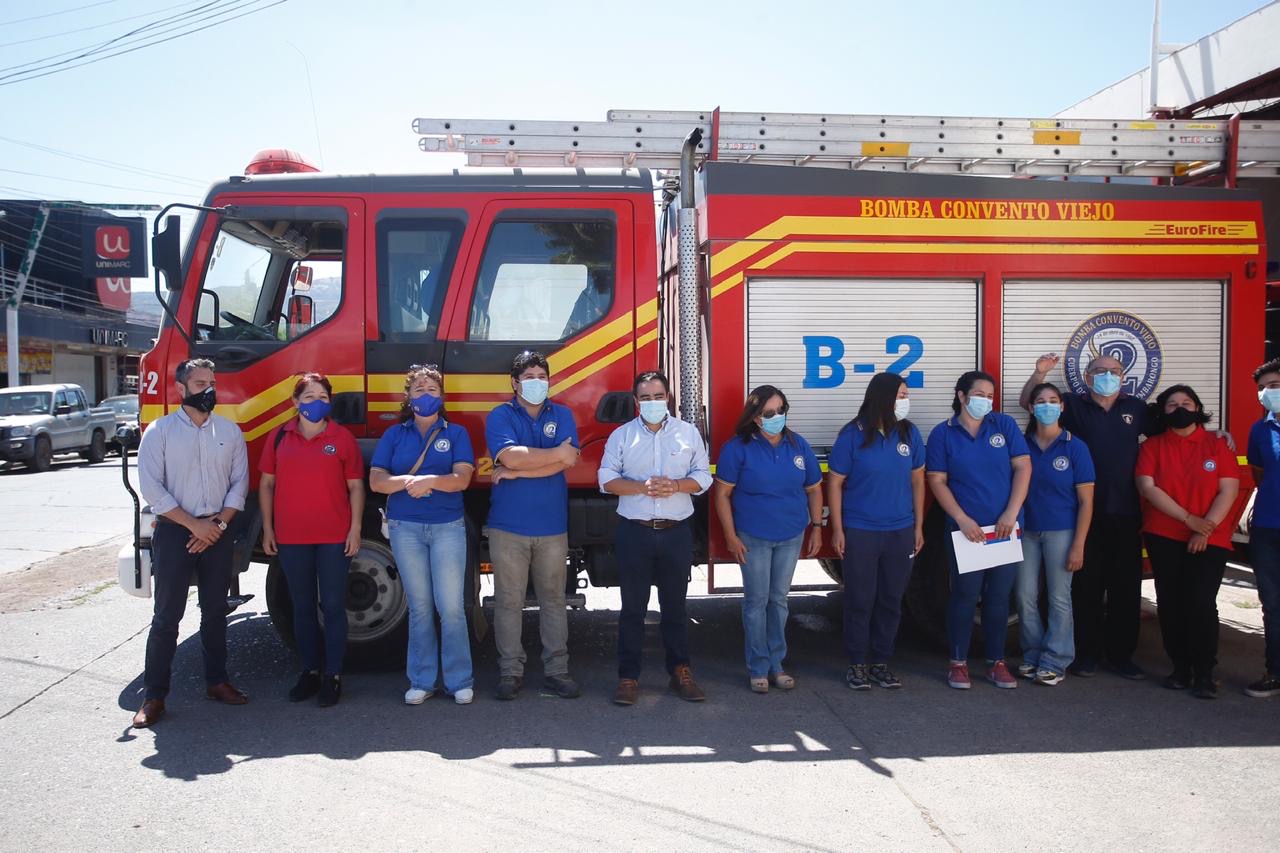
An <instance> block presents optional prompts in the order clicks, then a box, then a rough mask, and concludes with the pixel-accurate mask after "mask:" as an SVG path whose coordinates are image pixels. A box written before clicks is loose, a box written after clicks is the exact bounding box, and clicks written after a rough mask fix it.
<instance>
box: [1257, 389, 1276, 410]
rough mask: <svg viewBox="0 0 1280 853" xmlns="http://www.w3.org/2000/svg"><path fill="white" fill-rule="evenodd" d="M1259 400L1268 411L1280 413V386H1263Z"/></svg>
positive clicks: (1259, 393)
mask: <svg viewBox="0 0 1280 853" xmlns="http://www.w3.org/2000/svg"><path fill="white" fill-rule="evenodd" d="M1258 402H1259V403H1261V404H1262V408H1264V409H1266V410H1267V411H1268V412H1273V413H1280V388H1263V389H1262V390H1261V391H1259V392H1258Z"/></svg>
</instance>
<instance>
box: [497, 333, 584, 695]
mask: <svg viewBox="0 0 1280 853" xmlns="http://www.w3.org/2000/svg"><path fill="white" fill-rule="evenodd" d="M549 388H550V371H549V369H548V366H547V359H546V358H545V357H544V356H543V355H542V353H538V352H530V351H528V350H526V351H524V352H522V353H520V354H519V355H518V356H516V357H515V360H514V361H513V362H512V363H511V390H512V391H513V392H514V396H513V397H512V398H511V401H510V402H508V403H503V404H502V405H501V406H498V407H497V408H495V409H494V410H493V411H492V412H490V413H489V417H488V418H487V419H486V420H485V425H484V434H485V440H486V442H487V444H488V445H489V454H490V455H491V456H492V457H493V490H492V492H491V494H490V498H489V501H490V504H489V520H488V524H487V527H486V530H485V532H486V533H487V534H488V537H489V557H490V559H491V561H492V563H493V586H494V602H495V603H494V614H493V638H494V643H495V645H496V646H497V648H498V690H497V694H496V695H497V698H499V699H514V698H516V695H517V694H518V693H519V692H520V688H521V686H522V685H523V680H524V664H525V660H526V656H525V651H524V644H523V642H522V641H521V639H520V629H521V623H522V620H523V612H524V601H525V590H526V589H527V588H528V585H529V580H530V578H531V577H532V579H533V590H534V593H535V594H536V595H537V597H538V627H539V634H540V635H541V638H542V673H543V676H544V682H543V686H544V688H545V689H546V690H547V691H548V692H550V693H552V694H554V695H556V696H560V697H562V698H565V699H572V698H574V697H576V696H577V695H578V685H577V684H576V683H575V682H574V680H573V679H572V678H571V677H570V676H569V649H568V640H569V619H568V615H567V613H566V612H565V600H564V587H565V572H566V566H567V562H568V555H569V486H568V482H567V481H566V480H565V476H564V472H565V471H567V470H568V469H569V468H572V467H573V466H574V465H575V464H577V461H578V427H577V424H575V423H574V420H573V413H572V412H570V411H569V409H567V408H566V407H564V406H561V405H560V404H558V403H553V402H551V401H550V400H548V399H547V393H548V390H549Z"/></svg>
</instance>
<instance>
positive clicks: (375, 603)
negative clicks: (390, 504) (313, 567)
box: [266, 539, 409, 670]
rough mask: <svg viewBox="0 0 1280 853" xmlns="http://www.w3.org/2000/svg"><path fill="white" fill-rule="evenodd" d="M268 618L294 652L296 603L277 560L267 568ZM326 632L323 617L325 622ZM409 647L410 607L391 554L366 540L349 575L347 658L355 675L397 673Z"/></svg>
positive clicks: (382, 546) (273, 559)
mask: <svg viewBox="0 0 1280 853" xmlns="http://www.w3.org/2000/svg"><path fill="white" fill-rule="evenodd" d="M266 596H267V612H268V613H269V614H270V615H271V623H272V624H273V625H274V626H275V629H276V633H278V634H279V635H280V639H281V640H283V641H284V644H285V645H286V646H288V647H289V648H294V646H295V641H294V636H293V603H292V602H291V601H290V599H289V582H288V580H287V579H286V578H285V575H284V571H283V570H282V569H281V568H280V561H279V559H278V558H272V560H271V563H270V565H269V566H268V567H267V582H266ZM321 624H322V626H323V617H322V618H321ZM408 642H409V606H408V601H407V599H406V598H405V594H404V587H403V586H402V585H401V583H400V576H399V573H398V572H396V571H395V558H394V557H393V556H392V553H391V548H390V547H389V546H388V545H386V544H384V543H382V542H379V541H376V540H370V539H365V540H364V541H363V542H362V543H361V545H360V551H359V552H358V553H357V554H356V556H355V557H353V558H352V560H351V567H350V569H349V570H348V572H347V655H346V661H345V664H344V666H345V667H347V668H351V669H366V670H369V669H373V670H380V669H395V668H398V667H400V666H401V665H402V664H403V663H404V657H405V651H406V649H407V648H408Z"/></svg>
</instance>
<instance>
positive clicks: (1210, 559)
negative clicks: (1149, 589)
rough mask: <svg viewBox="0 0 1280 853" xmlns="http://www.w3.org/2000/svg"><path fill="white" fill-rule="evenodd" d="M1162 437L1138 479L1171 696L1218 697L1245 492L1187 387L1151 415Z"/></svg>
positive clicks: (1175, 390)
mask: <svg viewBox="0 0 1280 853" xmlns="http://www.w3.org/2000/svg"><path fill="white" fill-rule="evenodd" d="M1151 415H1152V421H1153V423H1155V424H1156V425H1157V426H1158V427H1163V429H1164V432H1162V433H1161V434H1160V435H1157V436H1156V437H1154V438H1151V439H1148V440H1147V441H1145V442H1143V444H1142V447H1141V448H1140V449H1139V450H1138V466H1137V468H1136V469H1135V472H1134V473H1135V475H1136V477H1137V481H1138V491H1139V493H1140V494H1141V495H1142V497H1143V508H1142V509H1143V512H1142V532H1143V538H1144V540H1145V542H1146V546H1147V556H1148V557H1150V559H1151V568H1152V571H1153V572H1154V573H1155V577H1156V606H1157V609H1158V610H1159V615H1160V634H1161V636H1162V637H1163V639H1164V650H1165V653H1166V654H1168V655H1169V658H1170V660H1172V661H1173V672H1172V673H1171V674H1170V675H1169V677H1168V678H1166V679H1165V680H1164V686H1165V687H1168V688H1169V689H1171V690H1185V689H1186V688H1188V687H1190V688H1191V689H1192V695H1194V696H1196V697H1198V698H1200V699H1214V698H1217V695H1218V687H1217V683H1216V682H1215V681H1214V680H1213V668H1214V666H1215V665H1216V664H1217V662H1218V660H1217V654H1218V605H1217V600H1218V587H1219V586H1221V585H1222V575H1223V572H1224V571H1225V570H1226V566H1227V555H1228V554H1229V553H1230V550H1231V525H1230V524H1227V523H1226V522H1227V516H1228V515H1229V514H1230V512H1231V505H1232V504H1233V503H1234V502H1235V499H1236V492H1237V491H1239V488H1240V480H1239V466H1238V465H1237V464H1236V456H1235V453H1234V452H1233V451H1232V450H1231V447H1230V446H1229V445H1228V444H1227V441H1226V439H1224V438H1222V437H1221V436H1219V435H1218V434H1216V433H1211V432H1208V431H1207V430H1205V428H1204V425H1205V424H1206V423H1208V422H1209V415H1208V413H1206V412H1205V410H1204V406H1203V405H1202V404H1201V402H1200V398H1199V397H1198V396H1196V392H1195V391H1193V390H1192V389H1191V388H1190V387H1189V386H1187V385H1174V386H1173V387H1171V388H1166V389H1165V390H1164V391H1163V392H1162V393H1161V394H1160V396H1158V397H1156V402H1155V404H1154V405H1153V406H1152V407H1151Z"/></svg>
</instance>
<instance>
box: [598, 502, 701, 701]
mask: <svg viewBox="0 0 1280 853" xmlns="http://www.w3.org/2000/svg"><path fill="white" fill-rule="evenodd" d="M613 553H614V555H615V557H616V558H617V560H618V574H619V576H620V585H621V591H622V612H621V613H620V614H619V616H618V677H619V678H639V677H640V659H641V655H642V651H643V647H644V617H645V614H646V613H647V612H648V610H649V590H650V588H651V587H654V586H656V587H657V588H658V605H659V606H660V607H661V608H662V643H663V645H664V646H666V651H667V661H666V663H667V672H674V671H675V668H676V667H677V666H680V665H681V664H687V663H688V662H689V628H688V618H687V617H686V616H685V598H686V596H687V595H688V594H689V566H690V564H691V563H692V562H693V525H692V524H691V523H690V522H689V520H688V519H685V520H684V521H683V522H681V523H680V524H677V525H676V526H675V527H668V528H667V529H665V530H652V529H650V528H647V527H642V526H641V525H639V524H636V523H635V522H633V521H628V520H627V519H625V518H624V519H621V520H620V521H619V523H618V532H617V535H616V537H615V539H614V544H613Z"/></svg>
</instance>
